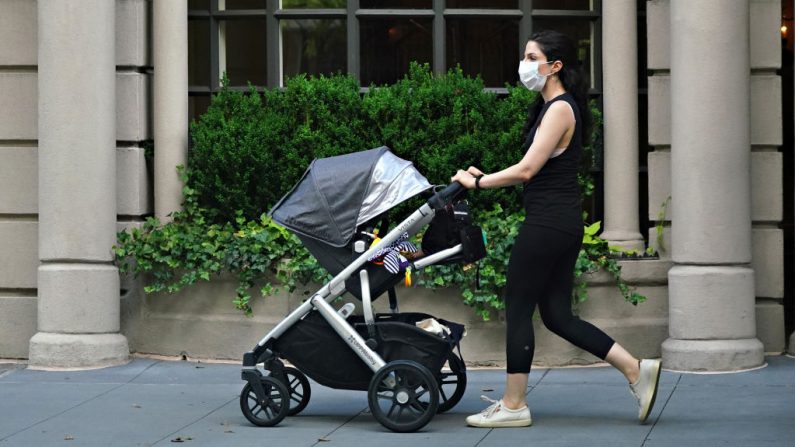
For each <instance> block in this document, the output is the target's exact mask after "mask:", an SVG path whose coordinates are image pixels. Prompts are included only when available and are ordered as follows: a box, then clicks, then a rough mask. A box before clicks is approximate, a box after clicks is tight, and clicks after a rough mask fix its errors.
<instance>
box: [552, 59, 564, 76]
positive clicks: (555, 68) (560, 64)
mask: <svg viewBox="0 0 795 447" xmlns="http://www.w3.org/2000/svg"><path fill="white" fill-rule="evenodd" d="M550 68H552V74H558V72H559V71H560V70H563V62H561V61H555V62H553V63H552V67H550Z"/></svg>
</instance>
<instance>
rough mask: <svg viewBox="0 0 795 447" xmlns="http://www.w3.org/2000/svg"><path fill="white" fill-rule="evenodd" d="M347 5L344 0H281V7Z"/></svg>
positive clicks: (335, 6)
mask: <svg viewBox="0 0 795 447" xmlns="http://www.w3.org/2000/svg"><path fill="white" fill-rule="evenodd" d="M346 7H347V5H346V4H345V0H282V8H284V9H289V8H313V9H315V8H337V9H339V8H342V9H345V8H346Z"/></svg>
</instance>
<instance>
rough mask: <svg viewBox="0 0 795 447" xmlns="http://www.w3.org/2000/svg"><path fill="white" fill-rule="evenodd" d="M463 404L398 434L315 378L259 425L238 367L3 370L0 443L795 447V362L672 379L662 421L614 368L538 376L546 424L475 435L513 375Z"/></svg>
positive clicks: (477, 372)
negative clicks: (644, 409)
mask: <svg viewBox="0 0 795 447" xmlns="http://www.w3.org/2000/svg"><path fill="white" fill-rule="evenodd" d="M467 377H468V386H467V391H466V393H465V394H464V396H463V398H462V399H461V402H459V404H458V405H457V406H456V407H455V408H453V409H452V410H451V411H449V412H447V413H445V414H439V415H436V416H435V417H434V419H433V420H432V421H431V422H430V423H429V424H428V425H427V426H426V427H425V428H423V429H422V430H420V431H419V432H417V433H404V434H398V433H392V432H390V431H389V430H387V429H385V428H384V427H382V426H381V425H380V424H379V423H378V422H377V421H376V420H375V419H374V418H373V416H372V415H371V414H370V412H369V410H368V408H367V394H366V392H362V391H346V390H332V389H329V388H326V387H322V386H320V385H318V384H317V383H314V382H312V383H311V387H312V398H311V400H310V402H309V405H308V406H307V408H306V409H305V410H304V411H303V412H302V413H301V414H300V415H298V416H294V417H289V418H287V419H285V420H284V421H282V422H281V423H280V424H279V425H278V426H276V427H270V428H266V427H255V426H253V425H251V424H250V423H249V422H248V421H247V420H246V419H245V418H244V417H243V415H242V413H241V411H240V407H239V393H240V390H241V389H242V387H243V385H244V382H243V381H242V380H241V379H240V366H239V365H233V364H213V363H197V362H187V361H162V360H156V359H147V358H138V359H135V360H133V361H132V362H130V363H129V364H127V365H122V366H118V367H113V368H105V369H101V370H93V371H33V370H27V369H23V368H21V367H20V366H19V365H14V366H13V367H8V368H5V369H3V370H0V447H6V446H43V445H48V446H49V445H64V446H89V447H90V446H150V445H157V446H166V445H174V444H175V443H177V441H182V444H184V445H191V446H240V445H284V446H307V447H309V446H312V447H315V446H333V445H337V446H346V447H347V446H357V445H367V447H388V446H396V447H397V446H400V447H406V446H409V447H412V444H416V445H418V446H419V445H422V446H451V447H452V446H454V447H462V446H473V447H474V446H477V447H487V446H497V445H500V446H503V445H520V444H521V445H527V444H531V445H551V446H558V445H560V446H564V445H565V446H569V445H575V446H582V445H609V446H674V445H675V446H691V445H695V446H698V447H705V446H712V445H715V446H718V445H720V446H779V445H782V446H790V445H795V442H794V441H793V440H795V424H793V422H792V421H793V419H792V417H793V416H792V415H793V414H795V359H793V358H789V357H782V356H776V357H768V358H767V366H766V367H765V368H761V369H758V370H755V371H748V372H743V373H737V374H720V375H712V374H700V375H695V374H682V373H676V372H669V371H664V372H663V374H662V377H661V387H660V391H659V395H658V397H657V404H656V405H655V408H654V411H653V412H652V415H651V417H650V418H649V420H648V421H647V422H646V423H645V424H643V425H641V424H639V423H638V422H637V406H636V403H635V401H634V399H633V398H632V396H631V395H630V393H629V391H628V388H627V385H626V380H625V379H624V378H623V377H622V376H621V375H620V374H619V373H617V372H616V371H615V370H613V369H612V368H609V367H601V368H579V367H578V368H552V369H534V370H533V371H532V373H531V375H530V380H529V383H528V403H529V405H530V409H531V411H532V414H533V426H532V427H526V428H516V429H479V428H471V427H466V425H465V422H464V419H465V417H466V416H467V415H469V414H472V413H475V412H478V411H481V410H482V409H483V408H485V407H486V406H487V405H488V404H487V403H486V402H483V401H481V399H480V396H481V395H487V396H490V397H491V398H495V399H496V398H499V397H500V396H501V395H502V391H503V386H504V383H505V372H504V370H498V369H470V370H469V371H468V374H467Z"/></svg>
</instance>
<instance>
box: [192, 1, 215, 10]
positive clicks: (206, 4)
mask: <svg viewBox="0 0 795 447" xmlns="http://www.w3.org/2000/svg"><path fill="white" fill-rule="evenodd" d="M188 9H204V10H207V9H210V0H188Z"/></svg>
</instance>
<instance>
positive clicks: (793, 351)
mask: <svg viewBox="0 0 795 447" xmlns="http://www.w3.org/2000/svg"><path fill="white" fill-rule="evenodd" d="M792 4H793V11H795V0H793V2H792ZM793 31H795V30H793ZM793 91H795V89H793ZM790 124H795V123H790ZM793 129H795V127H793ZM790 132H793V130H790ZM790 206H792V204H791V203H790ZM788 346H789V348H788V349H787V351H788V352H789V354H790V355H795V332H793V333H792V334H790V336H789V344H788Z"/></svg>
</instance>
